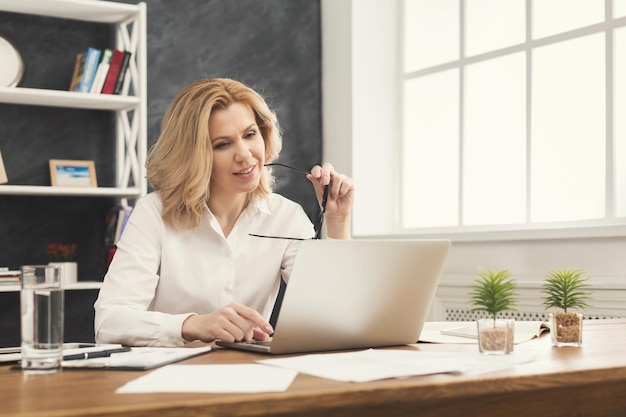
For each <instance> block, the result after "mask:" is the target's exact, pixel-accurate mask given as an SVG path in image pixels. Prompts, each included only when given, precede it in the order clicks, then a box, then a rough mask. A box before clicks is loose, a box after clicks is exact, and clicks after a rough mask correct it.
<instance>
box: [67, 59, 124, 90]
mask: <svg viewBox="0 0 626 417" xmlns="http://www.w3.org/2000/svg"><path fill="white" fill-rule="evenodd" d="M130 57H131V53H130V52H129V51H123V50H121V49H104V50H100V49H96V48H87V50H86V51H83V52H81V53H79V54H78V55H76V61H75V63H74V73H73V75H72V81H71V83H70V88H69V91H78V92H82V93H94V94H122V92H123V91H124V92H127V91H128V87H127V86H125V85H127V84H128V82H129V81H130V77H129V76H127V72H128V66H129V63H130Z"/></svg>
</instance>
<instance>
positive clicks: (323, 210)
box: [249, 162, 330, 240]
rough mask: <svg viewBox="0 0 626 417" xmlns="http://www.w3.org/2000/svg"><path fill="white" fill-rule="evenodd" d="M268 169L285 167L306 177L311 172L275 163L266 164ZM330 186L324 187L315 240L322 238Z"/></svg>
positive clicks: (280, 237)
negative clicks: (270, 167)
mask: <svg viewBox="0 0 626 417" xmlns="http://www.w3.org/2000/svg"><path fill="white" fill-rule="evenodd" d="M265 166H266V167H269V166H280V167H284V168H288V169H291V170H294V171H297V172H300V173H303V174H305V175H308V174H310V173H311V172H310V171H306V170H304V169H300V168H295V167H292V166H289V165H286V164H281V163H279V162H273V163H270V164H265ZM329 185H330V184H327V185H325V186H324V194H323V195H322V207H321V210H320V215H319V217H318V219H317V224H316V225H315V237H313V239H320V238H321V236H322V226H323V225H324V214H325V213H326V202H327V201H328V191H329ZM249 235H250V236H255V237H263V238H268V239H288V240H308V239H304V238H299V237H284V236H266V235H257V234H254V233H249Z"/></svg>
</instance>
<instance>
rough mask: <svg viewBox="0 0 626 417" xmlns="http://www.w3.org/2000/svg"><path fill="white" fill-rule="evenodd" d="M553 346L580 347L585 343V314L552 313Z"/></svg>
mask: <svg viewBox="0 0 626 417" xmlns="http://www.w3.org/2000/svg"><path fill="white" fill-rule="evenodd" d="M549 319H550V333H551V335H552V346H556V347H568V346H569V347H579V346H581V345H582V344H583V315H582V314H580V313H574V312H567V313H550V315H549Z"/></svg>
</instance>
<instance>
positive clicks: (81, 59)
mask: <svg viewBox="0 0 626 417" xmlns="http://www.w3.org/2000/svg"><path fill="white" fill-rule="evenodd" d="M84 71H85V53H84V52H81V53H79V54H78V55H76V60H75V62H74V73H73V74H72V80H71V81H70V88H69V91H78V86H79V85H80V80H82V78H83V72H84Z"/></svg>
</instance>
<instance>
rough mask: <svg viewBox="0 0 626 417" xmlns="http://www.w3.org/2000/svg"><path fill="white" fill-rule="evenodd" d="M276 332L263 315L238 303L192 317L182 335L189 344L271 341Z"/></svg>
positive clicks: (184, 326) (186, 321)
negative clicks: (191, 342)
mask: <svg viewBox="0 0 626 417" xmlns="http://www.w3.org/2000/svg"><path fill="white" fill-rule="evenodd" d="M272 333H274V329H273V328H272V326H271V325H270V324H269V322H268V321H267V320H265V318H263V316H262V315H261V314H259V312H257V311H256V310H254V309H252V308H250V307H247V306H245V305H243V304H239V303H234V302H233V303H230V304H229V305H227V306H226V307H224V308H222V309H220V310H218V311H216V312H214V313H211V314H203V315H197V314H194V315H192V316H189V317H187V318H186V319H185V321H184V322H183V326H182V336H183V339H185V340H187V341H192V340H201V341H203V342H212V341H213V340H215V339H220V340H223V341H225V342H236V341H250V340H267V338H269V337H270V335H271V334H272Z"/></svg>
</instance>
